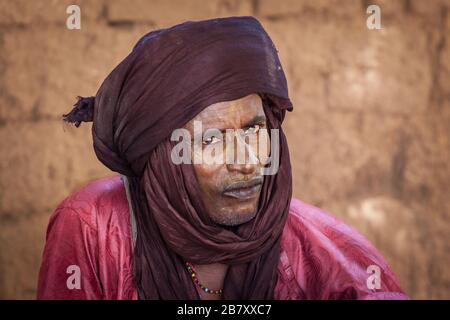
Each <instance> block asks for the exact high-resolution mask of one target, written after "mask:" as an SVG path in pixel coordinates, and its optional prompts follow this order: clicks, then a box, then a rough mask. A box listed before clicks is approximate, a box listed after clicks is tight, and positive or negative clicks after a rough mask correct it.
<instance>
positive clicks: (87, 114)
mask: <svg viewBox="0 0 450 320" xmlns="http://www.w3.org/2000/svg"><path fill="white" fill-rule="evenodd" d="M94 105H95V97H80V96H78V97H77V102H76V103H75V104H74V105H73V106H74V108H73V109H72V111H70V112H69V113H67V114H63V121H65V122H67V123H74V124H75V127H77V128H78V127H79V126H80V124H81V123H82V122H92V121H93V120H94Z"/></svg>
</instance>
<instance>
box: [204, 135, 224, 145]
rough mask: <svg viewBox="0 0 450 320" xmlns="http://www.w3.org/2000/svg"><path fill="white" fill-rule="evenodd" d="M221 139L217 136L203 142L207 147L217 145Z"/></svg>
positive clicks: (207, 138)
mask: <svg viewBox="0 0 450 320" xmlns="http://www.w3.org/2000/svg"><path fill="white" fill-rule="evenodd" d="M220 141H221V139H220V138H219V137H216V136H211V137H206V138H204V139H203V140H202V144H203V145H205V146H207V145H211V144H215V143H218V142H220Z"/></svg>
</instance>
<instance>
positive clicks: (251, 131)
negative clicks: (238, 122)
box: [245, 124, 261, 134]
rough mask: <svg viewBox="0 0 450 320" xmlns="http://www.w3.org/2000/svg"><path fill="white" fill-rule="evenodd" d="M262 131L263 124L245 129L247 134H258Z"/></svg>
mask: <svg viewBox="0 0 450 320" xmlns="http://www.w3.org/2000/svg"><path fill="white" fill-rule="evenodd" d="M260 129H261V124H254V125H252V126H250V127H248V128H247V129H245V134H256V133H258V131H259V130H260Z"/></svg>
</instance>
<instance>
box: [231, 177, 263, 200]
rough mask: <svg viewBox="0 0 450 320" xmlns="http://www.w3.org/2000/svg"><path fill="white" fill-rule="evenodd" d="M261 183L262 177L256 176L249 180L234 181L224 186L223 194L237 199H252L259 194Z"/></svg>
mask: <svg viewBox="0 0 450 320" xmlns="http://www.w3.org/2000/svg"><path fill="white" fill-rule="evenodd" d="M262 183H263V178H262V177H256V178H253V179H252V180H249V181H240V182H235V183H232V184H230V185H229V186H227V187H226V188H225V191H224V192H223V195H224V196H227V197H231V198H235V199H239V200H249V199H253V198H255V197H256V196H258V195H259V191H260V190H261V186H262Z"/></svg>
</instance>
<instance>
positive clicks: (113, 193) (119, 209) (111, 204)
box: [50, 176, 128, 229]
mask: <svg viewBox="0 0 450 320" xmlns="http://www.w3.org/2000/svg"><path fill="white" fill-rule="evenodd" d="M127 211H128V201H127V197H126V192H125V188H124V185H123V182H122V179H121V177H120V176H113V177H107V178H102V179H98V180H94V181H91V182H89V183H87V184H86V185H84V186H83V187H81V188H80V189H78V190H76V191H75V192H73V193H71V194H70V195H68V196H67V197H66V198H65V199H64V200H63V201H62V202H61V203H60V204H59V205H58V207H57V208H56V210H55V212H54V214H53V215H52V218H51V220H50V223H52V220H55V219H59V220H61V219H77V220H79V221H80V222H82V223H83V224H84V225H87V226H89V227H90V228H92V229H97V228H98V222H99V221H101V220H108V219H110V218H111V216H112V215H116V214H117V213H123V212H127Z"/></svg>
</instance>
